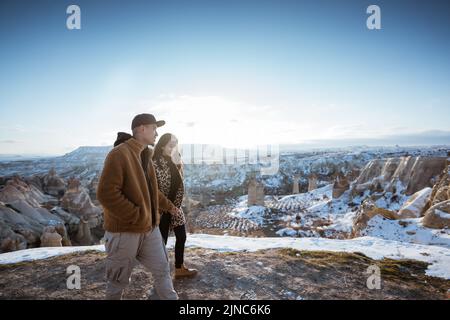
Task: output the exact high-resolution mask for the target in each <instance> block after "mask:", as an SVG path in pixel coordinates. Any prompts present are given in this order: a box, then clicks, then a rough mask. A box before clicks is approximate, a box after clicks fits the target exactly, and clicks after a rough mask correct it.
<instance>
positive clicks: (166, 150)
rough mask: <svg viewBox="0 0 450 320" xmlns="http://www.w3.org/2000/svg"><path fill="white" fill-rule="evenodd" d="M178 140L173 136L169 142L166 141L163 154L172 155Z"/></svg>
mask: <svg viewBox="0 0 450 320" xmlns="http://www.w3.org/2000/svg"><path fill="white" fill-rule="evenodd" d="M177 144H178V141H177V139H175V138H174V137H172V139H170V141H169V143H167V144H166V145H165V146H164V147H163V149H162V151H163V154H164V155H165V156H168V157H172V156H173V154H174V153H175V151H176V150H177Z"/></svg>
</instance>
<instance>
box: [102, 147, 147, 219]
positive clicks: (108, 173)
mask: <svg viewBox="0 0 450 320" xmlns="http://www.w3.org/2000/svg"><path fill="white" fill-rule="evenodd" d="M123 161H124V159H123V156H122V155H121V153H120V152H118V151H112V152H110V153H109V154H108V156H107V157H106V159H105V164H104V167H103V171H102V174H101V176H100V179H99V182H98V188H97V199H98V201H100V203H101V205H102V206H103V207H104V208H105V209H107V210H108V211H109V213H110V214H111V215H112V216H113V217H114V218H116V219H117V220H119V221H121V222H123V223H127V224H128V223H129V224H133V223H135V222H136V221H137V219H138V218H139V210H140V208H139V207H138V206H136V205H135V204H134V203H132V202H131V201H129V200H128V199H127V198H126V197H125V195H124V194H123V191H122V188H123V181H124V167H123V166H124V164H123Z"/></svg>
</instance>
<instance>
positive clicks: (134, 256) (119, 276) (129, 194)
mask: <svg viewBox="0 0 450 320" xmlns="http://www.w3.org/2000/svg"><path fill="white" fill-rule="evenodd" d="M164 124H165V121H163V120H161V121H156V119H155V117H154V116H153V115H151V114H146V113H143V114H139V115H137V116H136V117H134V119H133V121H132V124H131V129H132V132H133V135H130V134H128V133H124V132H119V133H118V136H117V140H116V142H115V143H114V148H113V149H112V150H111V151H110V152H109V154H108V155H107V157H106V159H105V164H104V167H103V171H102V174H101V176H100V180H99V183H98V188H97V199H98V200H99V201H100V203H101V205H102V206H103V210H104V228H105V231H106V232H105V249H106V252H107V258H106V281H107V284H106V299H121V298H122V293H123V290H124V289H125V288H126V287H127V286H128V284H129V280H130V276H131V272H132V269H133V267H134V265H135V263H136V261H137V262H140V263H141V264H143V265H144V266H145V267H146V268H147V269H148V270H149V271H150V272H151V273H152V275H153V279H154V289H155V290H153V293H152V294H151V296H150V297H149V298H151V299H178V295H177V293H176V292H175V290H174V288H173V282H172V279H171V277H170V268H169V258H168V253H167V249H166V246H165V245H166V244H167V237H168V235H169V229H172V230H173V231H174V233H175V236H176V243H175V278H178V277H184V276H194V275H195V274H196V273H197V271H196V270H191V269H187V268H186V267H185V266H184V264H183V256H184V244H185V241H186V228H185V223H186V220H185V217H184V213H183V211H182V210H181V203H182V200H183V195H184V186H183V170H182V165H181V160H180V155H179V153H178V152H177V150H178V149H177V139H176V138H175V136H174V135H172V134H165V135H163V136H162V137H161V138H160V140H159V141H158V144H157V145H156V146H155V140H156V137H157V136H158V133H157V132H156V130H157V128H158V127H161V126H163V125H164ZM149 145H151V146H155V148H154V150H151V149H149V148H148V146H149ZM152 151H153V152H152ZM152 153H153V154H152ZM160 213H161V214H160Z"/></svg>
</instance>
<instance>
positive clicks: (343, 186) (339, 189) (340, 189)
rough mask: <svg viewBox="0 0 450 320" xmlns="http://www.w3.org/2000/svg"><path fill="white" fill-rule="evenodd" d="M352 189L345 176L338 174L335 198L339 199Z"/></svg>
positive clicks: (334, 192)
mask: <svg viewBox="0 0 450 320" xmlns="http://www.w3.org/2000/svg"><path fill="white" fill-rule="evenodd" d="M349 188H350V183H349V182H348V179H347V177H346V176H345V175H343V174H342V173H338V174H337V175H336V178H335V181H334V184H333V194H332V196H333V198H334V199H336V198H339V197H340V196H341V195H342V194H343V193H344V192H345V191H347V190H348V189H349Z"/></svg>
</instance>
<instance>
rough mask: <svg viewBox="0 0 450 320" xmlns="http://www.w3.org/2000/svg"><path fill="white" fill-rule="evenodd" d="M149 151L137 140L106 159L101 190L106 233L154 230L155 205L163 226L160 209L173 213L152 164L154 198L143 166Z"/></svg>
mask: <svg viewBox="0 0 450 320" xmlns="http://www.w3.org/2000/svg"><path fill="white" fill-rule="evenodd" d="M145 148H147V146H145V145H143V144H142V143H140V142H139V141H137V140H136V139H134V138H130V139H128V140H127V141H125V142H123V143H121V144H120V145H118V146H117V147H115V148H114V149H112V150H111V151H110V152H109V154H108V155H107V157H106V159H105V164H104V167H103V171H102V174H101V176H100V180H99V183H98V188H97V199H98V201H100V203H101V205H102V206H103V211H104V229H105V230H106V231H109V232H136V233H144V232H147V231H150V230H151V229H152V224H153V221H152V208H151V206H152V201H151V199H150V197H154V199H157V201H153V203H155V204H156V211H155V212H156V222H155V225H159V216H160V214H159V211H158V210H159V206H161V209H162V210H164V211H170V210H172V208H173V207H174V206H173V204H172V203H171V202H170V201H169V200H168V199H167V198H166V197H165V196H164V195H163V194H162V193H161V192H160V191H159V189H158V183H157V181H156V175H155V169H154V167H153V163H152V161H151V157H150V160H149V161H148V167H147V168H148V169H147V170H148V175H149V181H150V183H151V184H152V188H151V189H152V194H150V192H149V188H148V185H147V180H146V178H145V174H144V170H143V168H142V163H141V152H142V151H143V150H144V149H145Z"/></svg>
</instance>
